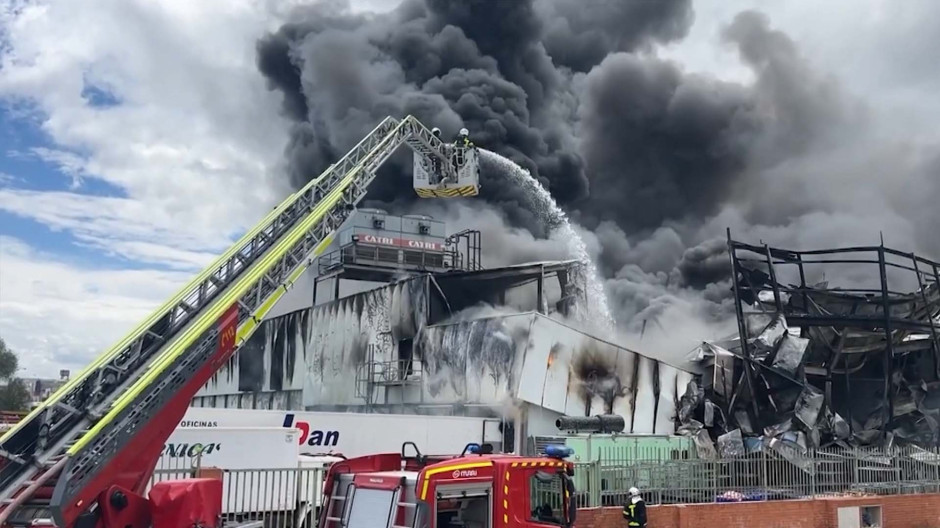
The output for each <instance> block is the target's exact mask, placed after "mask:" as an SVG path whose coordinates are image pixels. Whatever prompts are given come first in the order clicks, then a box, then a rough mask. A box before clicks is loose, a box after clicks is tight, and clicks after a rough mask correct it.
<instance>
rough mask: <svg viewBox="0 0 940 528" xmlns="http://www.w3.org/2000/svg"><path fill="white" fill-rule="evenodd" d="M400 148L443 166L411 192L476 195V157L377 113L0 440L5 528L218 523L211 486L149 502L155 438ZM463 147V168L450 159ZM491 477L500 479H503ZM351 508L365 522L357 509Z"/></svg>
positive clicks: (176, 488)
mask: <svg viewBox="0 0 940 528" xmlns="http://www.w3.org/2000/svg"><path fill="white" fill-rule="evenodd" d="M402 145H408V147H410V148H411V149H412V150H413V151H414V156H415V166H416V167H417V168H418V169H421V168H422V167H424V168H426V167H430V166H432V165H433V166H434V167H437V170H438V171H440V172H442V174H441V175H440V176H441V177H440V178H434V182H433V183H432V182H431V179H429V177H428V175H427V173H426V171H425V172H421V170H423V169H421V170H417V172H416V173H415V179H414V186H415V190H416V192H417V193H418V196H420V197H441V198H444V197H452V196H453V197H456V196H475V195H477V194H478V191H479V179H478V165H477V158H476V154H475V151H473V150H472V149H471V150H470V151H468V152H462V151H461V152H456V153H454V154H451V151H452V150H454V149H451V148H445V145H444V143H443V142H442V141H441V139H440V138H439V137H437V136H435V135H433V134H432V133H431V132H430V131H429V130H428V129H427V128H425V127H424V125H422V124H421V123H420V122H418V121H417V120H416V119H415V118H414V117H412V116H408V117H406V118H404V119H402V120H400V121H399V120H397V119H394V118H391V117H388V118H385V119H384V120H383V121H382V122H381V123H379V125H378V126H377V127H376V128H375V129H374V130H373V131H372V132H370V133H369V134H368V135H367V136H366V137H365V138H363V140H362V141H360V142H359V144H357V145H356V146H355V147H353V149H352V150H350V151H349V152H348V153H347V154H346V155H345V156H344V157H343V158H341V159H340V160H338V161H337V162H336V163H334V164H333V165H331V166H330V167H329V168H328V169H327V170H326V171H325V172H324V173H323V174H321V175H320V176H319V177H317V178H315V179H314V180H312V181H311V182H310V183H308V184H307V185H306V186H304V188H302V189H301V190H299V191H297V192H296V193H294V194H292V195H291V196H289V197H288V198H287V199H286V200H285V201H284V202H282V203H281V204H280V205H279V206H277V207H275V208H274V210H272V211H271V212H270V213H269V214H268V215H267V216H266V217H265V218H264V219H262V220H261V221H260V222H259V223H258V224H257V225H256V226H255V227H254V228H252V229H251V230H250V231H249V232H248V233H246V234H245V235H244V236H243V237H242V238H241V239H240V240H239V241H237V242H236V243H235V244H233V245H232V246H231V247H230V248H229V249H228V250H226V252H225V253H224V254H222V255H221V256H220V257H219V258H218V259H216V261H215V262H213V263H212V264H210V265H209V266H208V267H207V268H206V269H205V270H203V271H202V272H201V273H200V274H199V275H198V276H197V277H195V278H194V279H193V280H192V281H191V282H190V283H189V284H187V285H186V286H185V287H183V288H182V289H181V290H180V291H179V292H177V293H176V294H175V295H174V296H173V297H172V298H171V299H169V300H168V301H167V303H166V304H164V305H163V306H161V307H160V308H158V309H157V310H156V311H154V313H153V314H151V315H150V316H149V317H148V318H147V319H146V320H144V321H143V322H142V323H141V324H140V325H139V326H138V327H137V328H135V329H134V330H132V331H131V332H130V333H129V334H128V335H127V336H125V337H124V338H123V339H122V340H120V341H119V342H118V343H116V344H115V345H114V346H113V347H112V348H110V349H109V350H107V351H106V352H105V353H103V354H102V355H101V356H99V357H98V358H97V359H95V361H93V362H92V363H91V364H90V365H89V366H88V367H87V368H86V369H85V370H84V371H83V372H81V373H80V374H79V375H77V376H75V377H73V378H71V379H70V380H69V381H68V382H66V383H65V384H64V385H63V386H62V387H61V388H59V390H58V391H56V392H55V393H54V394H53V395H52V396H50V397H49V398H48V399H47V400H46V401H45V402H43V403H42V404H41V405H39V406H38V407H37V408H36V409H34V410H33V411H32V412H31V413H29V414H28V415H27V416H26V417H24V418H23V419H22V420H20V421H19V422H18V423H16V424H15V425H13V426H12V427H11V428H10V429H9V430H7V431H6V432H5V433H4V434H3V435H2V437H0V528H7V527H11V526H37V525H40V524H41V525H54V526H57V527H60V528H73V527H74V528H148V527H149V526H153V527H154V528H192V527H193V526H214V525H216V524H218V519H219V518H220V517H219V514H220V512H221V508H222V505H221V489H222V487H221V483H220V482H218V481H215V480H208V479H192V480H184V481H178V482H163V483H159V484H157V485H155V486H154V487H153V488H152V489H151V491H150V494H149V497H148V496H145V492H146V489H147V484H148V482H149V479H150V476H151V474H152V473H153V469H154V466H155V465H156V462H157V459H158V457H159V455H160V451H161V450H162V448H163V443H164V442H165V441H166V439H167V438H168V437H169V435H170V434H171V433H172V432H173V430H174V429H175V428H176V425H177V424H178V423H179V421H180V420H181V419H182V418H183V415H184V413H185V412H186V409H187V407H188V406H189V403H190V401H191V400H192V397H193V396H194V395H195V394H196V393H197V392H198V391H199V389H200V388H201V387H202V386H203V385H204V384H205V383H206V382H207V381H208V380H209V379H210V378H211V376H212V375H213V374H214V373H215V372H216V371H217V370H218V369H219V367H220V366H221V365H223V364H225V362H227V361H228V360H229V358H231V357H232V354H233V353H234V352H235V351H236V350H237V349H238V348H239V347H240V346H242V345H243V344H244V343H245V342H246V341H247V340H248V338H250V337H251V335H252V333H253V332H254V331H255V330H257V329H258V328H259V326H260V322H261V321H262V320H263V319H264V317H265V316H266V315H267V314H268V312H269V311H270V310H271V308H272V307H273V306H274V305H275V304H276V303H277V301H278V299H280V298H281V296H283V295H284V293H285V292H286V291H287V290H289V289H290V288H291V287H292V286H293V284H294V282H295V281H296V280H297V279H298V278H300V277H301V275H302V274H303V273H304V271H305V270H306V269H307V267H308V266H310V265H311V264H312V263H313V260H314V259H315V258H316V257H317V256H319V255H320V254H321V253H322V252H323V250H324V249H326V247H328V246H329V244H330V241H331V240H332V238H333V236H334V234H335V232H336V230H337V229H338V228H339V227H340V226H341V225H342V224H343V222H345V221H346V219H347V218H348V217H349V215H350V213H351V212H352V211H353V210H354V209H355V207H356V205H357V204H358V203H359V202H360V201H361V200H362V199H363V198H364V197H365V194H366V192H367V189H368V187H369V184H370V183H371V182H372V181H373V179H374V178H375V174H376V172H377V170H378V169H379V167H380V166H381V165H382V164H383V163H384V162H385V161H386V160H388V159H389V157H390V156H391V155H392V154H393V153H394V152H395V150H397V149H398V148H399V147H401V146H402ZM457 154H459V157H460V162H459V163H456V162H455V163H451V159H452V158H454V156H457ZM372 460H373V462H368V463H369V464H380V461H384V462H382V463H390V462H389V461H390V459H389V458H385V457H381V456H380V457H377V458H375V459H372ZM483 460H484V459H480V460H478V461H477V463H482V462H483ZM502 460H503V459H502V458H499V457H492V460H491V461H490V466H487V467H489V468H490V469H486V470H485V469H484V467H483V466H479V467H478V468H477V466H474V468H473V470H474V471H477V472H478V474H482V473H483V472H484V471H489V472H491V473H492V472H495V471H497V470H499V471H501V470H502V469H503V466H504V465H505V464H504V462H502ZM365 463H366V462H359V464H365ZM468 463H469V462H468ZM356 467H360V468H361V467H364V466H361V465H360V466H356ZM382 467H383V468H384V467H385V466H382ZM509 467H510V466H507V469H508V468H509ZM375 469H376V470H378V469H380V468H379V467H376V468H375ZM513 470H514V471H515V469H513ZM432 471H433V470H432V469H431V468H430V467H428V468H424V469H423V470H422V473H421V474H422V475H424V477H423V478H425V480H423V481H422V484H421V485H422V486H423V488H422V489H432V488H433V489H438V487H437V484H436V482H437V479H439V478H441V477H440V476H437V474H436V473H432ZM461 471H462V470H461ZM468 471H469V469H468ZM510 473H512V472H511V471H507V472H506V474H510ZM493 474H494V475H495V476H493V477H492V478H493V479H494V482H495V481H498V482H500V483H502V482H503V480H502V477H501V476H499V475H496V474H495V473H493ZM336 475H339V473H338V470H337V473H335V474H334V478H335V477H336ZM339 480H340V481H341V480H342V479H339ZM334 485H336V484H335V483H334ZM506 485H508V483H507V484H506ZM513 485H515V484H513ZM331 489H332V488H331ZM363 489H368V488H363ZM498 491H499V490H498V489H497V490H494V492H493V493H494V497H495V496H497V495H496V493H497V492H498ZM362 493H363V496H366V495H367V492H362ZM498 496H502V495H498ZM366 500H368V499H363V501H366ZM493 504H495V506H494V507H501V506H499V504H497V503H493ZM433 511H438V508H435V509H433ZM355 512H356V516H357V517H356V519H359V517H358V516H359V515H361V512H359V511H358V510H356V511H355ZM506 518H507V519H508V517H506ZM514 518H515V517H514ZM357 522H358V521H357ZM324 528H325V525H324Z"/></svg>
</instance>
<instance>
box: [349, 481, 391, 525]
mask: <svg viewBox="0 0 940 528" xmlns="http://www.w3.org/2000/svg"><path fill="white" fill-rule="evenodd" d="M394 497H395V492H394V491H393V490H376V489H365V488H356V489H355V491H353V500H352V504H351V505H350V507H349V512H348V513H347V515H348V518H347V520H346V528H382V527H386V526H388V519H389V517H390V516H391V514H392V499H393V498H394Z"/></svg>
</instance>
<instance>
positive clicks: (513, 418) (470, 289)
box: [193, 209, 692, 450]
mask: <svg viewBox="0 0 940 528" xmlns="http://www.w3.org/2000/svg"><path fill="white" fill-rule="evenodd" d="M482 244H483V240H482V236H481V234H480V233H479V232H477V231H457V232H455V233H453V234H450V235H447V234H446V226H445V225H444V224H443V223H442V222H439V221H435V220H434V219H432V218H430V217H426V216H403V217H399V216H393V215H389V214H387V213H386V212H384V211H380V210H374V209H363V210H358V211H356V212H355V213H354V214H352V215H351V216H350V218H349V219H348V220H347V221H346V222H345V223H344V224H343V226H342V227H341V228H340V229H339V230H338V232H337V235H336V236H335V238H334V239H333V240H332V241H331V243H330V245H329V247H328V248H327V249H326V250H325V251H324V252H323V253H322V254H321V256H320V257H319V259H318V262H316V263H315V265H313V266H311V267H310V268H309V269H308V271H307V273H306V274H305V275H303V276H302V277H301V278H300V279H298V280H297V281H296V282H295V284H294V285H293V288H292V289H291V290H290V291H289V292H288V293H287V294H286V295H285V296H284V297H283V298H282V299H281V300H280V301H279V303H278V305H276V306H275V307H274V309H272V311H271V312H270V314H269V316H268V317H267V318H266V319H265V320H264V322H263V324H262V327H261V328H260V330H259V331H258V332H256V333H255V334H254V335H253V337H252V338H251V339H250V340H249V341H248V342H247V343H245V344H244V345H243V346H242V347H241V348H240V349H239V350H238V351H237V352H236V353H235V355H234V356H233V357H232V359H231V360H230V361H229V362H228V363H227V364H226V365H224V366H223V367H222V368H221V369H219V370H218V372H216V374H215V375H214V376H213V378H212V379H211V381H210V382H209V383H207V384H206V386H205V387H204V388H203V389H202V390H201V391H200V392H199V394H198V395H197V396H196V398H195V399H194V402H193V405H195V406H204V407H227V408H248V409H284V410H307V411H345V412H360V413H410V414H446V415H471V416H487V417H494V418H499V419H502V420H503V446H502V447H503V448H504V449H506V450H511V449H513V447H514V446H517V445H523V444H520V442H528V441H530V439H531V438H533V437H536V436H550V435H555V434H557V433H558V430H557V428H556V427H555V420H556V419H557V418H558V417H559V416H562V415H570V416H591V415H597V414H605V413H612V414H617V415H620V416H623V417H624V419H625V422H626V428H625V432H633V433H645V434H652V433H658V434H672V433H674V432H675V414H676V402H677V401H678V399H679V397H681V396H682V394H684V392H685V388H686V386H687V385H688V382H689V381H690V380H691V379H692V374H690V373H689V372H688V369H685V368H680V367H681V366H676V365H669V364H666V363H663V362H662V361H658V360H656V359H654V358H651V357H648V356H644V355H643V354H640V353H638V352H635V351H632V350H628V349H626V348H624V347H621V346H618V345H616V344H614V343H611V342H608V341H605V340H604V339H602V338H600V337H599V336H596V335H592V334H591V333H589V332H587V331H585V330H584V326H585V325H582V324H581V323H580V322H579V321H580V320H581V318H582V317H583V314H584V313H586V311H585V308H586V307H587V306H588V303H590V302H591V300H590V299H588V298H587V295H588V294H587V288H585V287H584V280H585V279H584V273H583V271H584V270H583V264H582V263H580V262H577V261H561V262H537V263H529V264H523V265H517V266H511V267H503V268H497V269H486V268H484V266H483V263H482V262H481V253H482V251H481V248H482Z"/></svg>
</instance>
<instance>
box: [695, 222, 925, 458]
mask: <svg viewBox="0 0 940 528" xmlns="http://www.w3.org/2000/svg"><path fill="white" fill-rule="evenodd" d="M728 248H729V254H730V257H731V267H732V271H733V281H732V284H733V292H734V303H735V309H736V313H737V319H738V330H739V332H738V333H739V335H738V337H737V338H735V339H729V340H728V341H726V342H723V343H706V344H703V345H702V346H701V347H700V348H699V349H697V350H696V357H695V359H696V360H697V361H699V362H700V363H701V364H702V365H703V366H704V369H705V374H704V375H703V378H702V381H701V383H702V386H701V387H699V386H697V385H696V384H693V385H692V386H691V387H690V390H689V391H688V392H687V393H686V394H685V396H683V401H682V404H681V411H680V420H681V422H682V426H681V428H680V429H681V430H682V431H684V432H686V433H688V434H692V435H695V437H696V438H697V439H698V441H699V443H700V444H707V443H708V441H709V438H708V436H709V435H707V434H705V432H704V431H706V430H710V431H711V432H712V435H711V436H712V437H717V440H718V451H720V452H722V453H724V454H729V455H733V454H739V453H744V452H747V451H754V450H759V449H761V448H764V447H771V448H774V449H780V450H784V451H786V450H791V451H792V450H796V451H806V450H807V449H810V448H816V447H825V446H827V445H833V444H835V445H842V446H849V445H871V444H879V445H891V444H893V443H896V442H897V443H914V444H920V445H931V446H936V445H938V442H940V370H938V369H940V341H938V338H940V264H938V263H936V262H932V261H930V260H927V259H924V258H922V257H918V256H916V255H914V254H911V253H904V252H900V251H896V250H893V249H889V248H886V247H884V246H883V245H882V246H875V247H853V248H842V249H831V250H821V251H802V252H800V251H791V250H784V249H778V248H772V247H769V246H767V245H763V246H755V245H749V244H745V243H742V242H738V241H734V240H732V239H731V236H730V232H729V236H728Z"/></svg>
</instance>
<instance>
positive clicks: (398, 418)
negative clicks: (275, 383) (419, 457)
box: [178, 407, 502, 458]
mask: <svg viewBox="0 0 940 528" xmlns="http://www.w3.org/2000/svg"><path fill="white" fill-rule="evenodd" d="M192 427H198V428H212V427H262V428H272V427H274V428H285V429H297V430H298V431H299V432H300V434H299V436H298V439H297V443H298V447H299V453H301V454H318V455H319V454H340V455H343V456H345V457H348V458H352V457H358V456H365V455H369V454H374V453H387V452H395V451H398V450H399V449H401V445H402V443H404V442H414V443H416V444H417V445H418V446H419V447H420V448H421V451H422V452H424V453H430V454H454V453H460V452H461V451H462V450H463V448H464V446H466V445H467V443H470V442H475V443H489V444H492V445H493V446H494V448H496V449H497V450H498V449H499V447H500V446H501V444H502V433H501V432H500V421H499V420H497V419H492V418H472V417H462V416H428V415H411V414H362V413H335V412H305V411H268V410H255V409H222V408H215V407H190V408H189V410H187V411H186V415H185V417H184V418H183V420H182V421H181V422H180V428H192ZM178 430H179V429H178Z"/></svg>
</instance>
